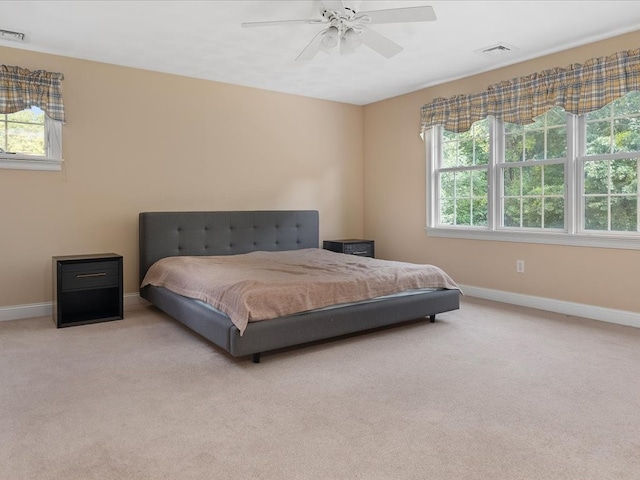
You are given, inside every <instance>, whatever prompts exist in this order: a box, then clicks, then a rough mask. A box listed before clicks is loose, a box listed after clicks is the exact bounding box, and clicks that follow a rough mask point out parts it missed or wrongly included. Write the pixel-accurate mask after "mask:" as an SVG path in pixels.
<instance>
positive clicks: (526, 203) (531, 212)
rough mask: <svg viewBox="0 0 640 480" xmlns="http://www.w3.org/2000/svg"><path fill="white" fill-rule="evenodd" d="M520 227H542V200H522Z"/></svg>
mask: <svg viewBox="0 0 640 480" xmlns="http://www.w3.org/2000/svg"><path fill="white" fill-rule="evenodd" d="M522 226H523V227H530V228H540V227H542V200H541V199H540V198H523V199H522Z"/></svg>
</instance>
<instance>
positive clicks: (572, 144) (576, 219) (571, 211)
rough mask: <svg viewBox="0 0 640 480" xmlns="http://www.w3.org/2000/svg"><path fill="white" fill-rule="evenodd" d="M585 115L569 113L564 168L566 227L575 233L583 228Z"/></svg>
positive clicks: (568, 231) (570, 232) (569, 231)
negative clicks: (580, 157)
mask: <svg viewBox="0 0 640 480" xmlns="http://www.w3.org/2000/svg"><path fill="white" fill-rule="evenodd" d="M585 133H586V126H585V121H584V117H580V118H578V117H576V116H575V115H571V114H567V161H566V164H565V169H564V179H565V180H564V183H565V209H564V211H565V217H566V218H565V228H566V229H567V233H569V234H574V233H576V231H578V230H582V228H583V227H582V223H583V220H582V218H583V215H582V213H581V212H582V210H583V208H584V200H583V199H582V191H583V188H582V184H583V177H584V175H582V173H581V172H582V171H583V168H584V164H581V163H580V162H579V161H578V157H579V156H582V154H583V153H582V152H583V150H584V145H585V144H586V141H585V138H586V135H585Z"/></svg>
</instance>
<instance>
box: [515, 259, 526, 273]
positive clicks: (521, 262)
mask: <svg viewBox="0 0 640 480" xmlns="http://www.w3.org/2000/svg"><path fill="white" fill-rule="evenodd" d="M516 272H518V273H524V260H516Z"/></svg>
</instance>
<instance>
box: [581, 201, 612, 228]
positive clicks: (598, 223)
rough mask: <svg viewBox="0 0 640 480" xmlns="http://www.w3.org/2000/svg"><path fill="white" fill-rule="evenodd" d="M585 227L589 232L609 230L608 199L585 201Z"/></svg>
mask: <svg viewBox="0 0 640 480" xmlns="http://www.w3.org/2000/svg"><path fill="white" fill-rule="evenodd" d="M584 203H585V205H584V226H585V228H586V229H587V230H608V229H609V225H608V217H609V214H608V211H609V209H608V203H607V197H604V196H597V197H586V198H585V199H584Z"/></svg>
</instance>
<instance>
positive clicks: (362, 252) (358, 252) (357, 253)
mask: <svg viewBox="0 0 640 480" xmlns="http://www.w3.org/2000/svg"><path fill="white" fill-rule="evenodd" d="M351 253H352V254H353V255H366V254H367V253H369V252H368V251H366V250H358V251H356V252H351Z"/></svg>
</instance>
